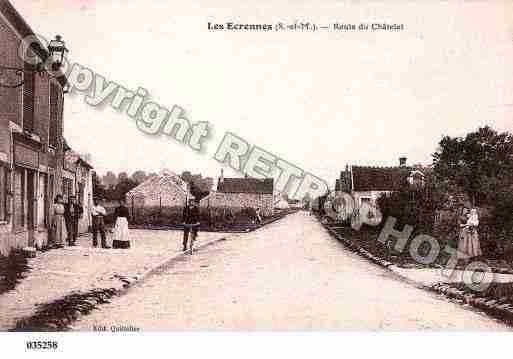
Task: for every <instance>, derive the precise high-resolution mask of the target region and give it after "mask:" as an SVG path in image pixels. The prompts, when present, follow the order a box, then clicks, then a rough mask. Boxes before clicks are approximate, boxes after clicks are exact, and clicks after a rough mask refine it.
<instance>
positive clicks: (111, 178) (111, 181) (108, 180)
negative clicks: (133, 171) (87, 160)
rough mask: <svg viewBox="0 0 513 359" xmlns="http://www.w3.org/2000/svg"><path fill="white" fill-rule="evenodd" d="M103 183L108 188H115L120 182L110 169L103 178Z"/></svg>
mask: <svg viewBox="0 0 513 359" xmlns="http://www.w3.org/2000/svg"><path fill="white" fill-rule="evenodd" d="M102 182H103V185H104V186H105V187H106V188H114V187H115V186H116V185H117V184H118V178H117V177H116V175H115V174H114V172H112V171H108V172H107V174H105V175H104V176H103V178H102Z"/></svg>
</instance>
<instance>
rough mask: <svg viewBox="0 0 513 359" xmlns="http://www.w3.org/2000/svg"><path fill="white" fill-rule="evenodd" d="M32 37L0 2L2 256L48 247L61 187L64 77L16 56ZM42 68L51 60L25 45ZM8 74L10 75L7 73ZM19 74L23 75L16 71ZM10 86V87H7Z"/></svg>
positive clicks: (39, 48)
mask: <svg viewBox="0 0 513 359" xmlns="http://www.w3.org/2000/svg"><path fill="white" fill-rule="evenodd" d="M28 36H34V32H33V31H32V30H31V28H30V27H29V26H28V25H27V23H26V22H25V21H24V19H23V18H22V17H21V16H20V15H19V13H18V12H17V11H16V10H15V9H14V7H13V6H12V5H11V4H10V2H8V1H1V2H0V66H1V67H2V70H3V71H2V79H0V82H1V85H3V86H0V253H2V254H4V255H5V254H7V253H8V252H9V251H10V250H12V249H14V248H20V247H25V246H37V247H41V246H43V245H44V244H45V243H47V241H48V228H49V227H50V225H49V224H50V223H51V218H52V205H51V204H52V200H53V197H54V195H55V194H56V193H59V192H60V189H61V186H62V168H63V157H64V152H63V137H62V132H63V115H62V113H63V102H64V91H63V88H64V86H65V85H66V80H65V78H64V76H59V77H54V76H53V75H50V73H49V72H48V71H46V70H45V69H44V68H43V69H41V70H42V71H36V66H33V65H27V64H26V63H25V62H24V61H23V59H22V58H20V57H19V56H18V50H19V48H20V44H21V43H22V41H23V40H22V39H24V38H26V37H28ZM26 45H27V46H29V48H30V52H31V53H32V54H33V55H35V56H37V58H38V59H39V60H41V62H42V63H44V62H45V61H46V59H47V58H48V56H49V54H48V52H47V51H46V50H45V48H44V46H43V45H42V44H41V43H38V42H32V43H31V44H26ZM9 69H10V70H9ZM16 70H19V71H16ZM6 86H11V87H6Z"/></svg>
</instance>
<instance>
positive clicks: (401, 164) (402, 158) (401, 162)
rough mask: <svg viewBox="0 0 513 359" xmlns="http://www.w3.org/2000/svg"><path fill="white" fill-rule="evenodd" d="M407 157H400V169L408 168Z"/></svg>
mask: <svg viewBox="0 0 513 359" xmlns="http://www.w3.org/2000/svg"><path fill="white" fill-rule="evenodd" d="M406 160H407V158H406V157H399V167H406Z"/></svg>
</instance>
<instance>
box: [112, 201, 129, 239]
mask: <svg viewBox="0 0 513 359" xmlns="http://www.w3.org/2000/svg"><path fill="white" fill-rule="evenodd" d="M114 215H115V216H116V225H115V226H114V239H113V241H112V248H117V249H127V248H130V231H129V230H128V217H129V212H128V208H127V207H126V205H125V201H124V200H120V201H119V207H117V208H116V210H115V212H114Z"/></svg>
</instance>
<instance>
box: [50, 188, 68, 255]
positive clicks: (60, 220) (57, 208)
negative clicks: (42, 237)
mask: <svg viewBox="0 0 513 359" xmlns="http://www.w3.org/2000/svg"><path fill="white" fill-rule="evenodd" d="M51 233H52V236H51V237H52V242H53V243H52V244H53V246H55V247H57V248H62V247H64V243H65V242H66V238H68V232H67V231H66V221H65V220H64V204H63V203H62V195H60V194H58V195H57V196H55V199H54V204H53V219H52V231H51Z"/></svg>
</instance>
